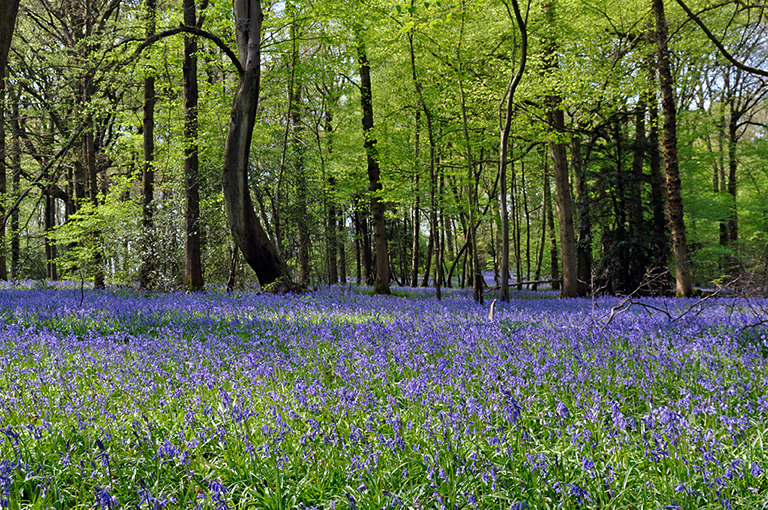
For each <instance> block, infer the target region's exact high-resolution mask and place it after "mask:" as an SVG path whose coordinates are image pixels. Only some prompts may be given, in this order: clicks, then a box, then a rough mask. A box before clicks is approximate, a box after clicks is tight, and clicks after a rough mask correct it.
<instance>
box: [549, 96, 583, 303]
mask: <svg viewBox="0 0 768 510" xmlns="http://www.w3.org/2000/svg"><path fill="white" fill-rule="evenodd" d="M547 122H548V123H549V124H550V126H551V127H552V130H553V131H554V132H555V133H558V134H557V136H558V137H560V136H562V132H563V130H564V128H565V126H564V119H563V111H562V110H560V109H557V110H552V111H550V112H548V113H547ZM549 150H550V153H551V155H552V169H553V173H554V175H555V208H556V209H557V220H558V225H559V232H560V260H561V261H562V275H563V285H562V288H561V292H560V294H561V295H562V296H563V297H575V296H578V295H579V285H578V284H579V277H578V271H577V268H576V238H575V236H574V228H573V201H572V199H571V185H570V182H569V179H568V162H567V160H566V154H565V144H564V143H561V142H556V141H550V142H549Z"/></svg>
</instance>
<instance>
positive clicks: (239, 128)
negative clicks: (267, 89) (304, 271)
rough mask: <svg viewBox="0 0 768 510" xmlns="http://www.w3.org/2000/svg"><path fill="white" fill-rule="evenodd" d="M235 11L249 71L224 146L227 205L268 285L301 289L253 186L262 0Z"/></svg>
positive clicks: (242, 2) (241, 242) (237, 5)
mask: <svg viewBox="0 0 768 510" xmlns="http://www.w3.org/2000/svg"><path fill="white" fill-rule="evenodd" d="M233 11H234V18H235V33H236V40H237V50H238V55H239V60H240V65H241V67H242V68H243V72H242V73H241V74H240V76H239V79H238V85H237V91H236V92H235V97H234V99H233V101H232V111H231V113H230V118H229V126H228V130H227V141H226V143H225V145H224V165H223V171H222V187H223V191H224V206H225V209H226V212H227V218H228V220H229V225H230V228H231V230H232V237H233V239H234V241H235V244H237V246H238V248H239V249H240V252H241V253H242V254H243V258H244V259H245V260H246V262H247V263H248V265H249V266H251V268H252V269H253V270H254V272H255V273H256V277H257V278H258V280H259V283H260V284H261V286H262V288H267V289H268V290H272V291H276V292H286V291H296V290H299V288H298V287H297V286H296V285H295V284H294V283H293V282H292V281H291V277H290V274H289V272H288V266H287V265H286V264H285V261H284V260H283V259H282V258H281V257H280V255H279V254H278V252H277V250H276V249H275V246H274V244H272V241H270V239H269V238H268V237H267V234H266V232H264V228H263V227H262V226H261V223H260V222H259V219H258V217H257V216H256V212H255V211H254V208H253V201H252V199H251V194H250V190H249V187H248V157H249V153H250V148H251V138H252V135H253V127H254V125H255V123H256V111H257V109H258V102H259V89H260V86H261V67H260V65H261V27H262V21H263V13H262V9H261V2H260V0H235V2H234V3H233Z"/></svg>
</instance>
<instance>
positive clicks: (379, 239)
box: [357, 34, 390, 294]
mask: <svg viewBox="0 0 768 510" xmlns="http://www.w3.org/2000/svg"><path fill="white" fill-rule="evenodd" d="M357 57H358V63H359V64H360V101H361V105H362V108H363V136H364V139H365V141H364V147H365V153H366V156H367V159H368V183H369V184H368V190H369V191H370V192H371V216H372V218H373V239H374V244H375V246H376V279H375V281H374V283H373V292H374V293H375V294H389V293H390V291H389V256H388V249H387V225H386V220H385V218H384V201H383V200H382V199H381V196H379V195H380V192H381V190H382V185H381V170H380V168H379V155H378V151H377V149H376V139H375V138H374V136H373V103H372V98H371V68H370V65H369V64H368V55H367V54H366V52H365V44H364V42H363V40H362V35H360V34H358V41H357Z"/></svg>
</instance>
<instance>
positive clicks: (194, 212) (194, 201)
mask: <svg viewBox="0 0 768 510" xmlns="http://www.w3.org/2000/svg"><path fill="white" fill-rule="evenodd" d="M184 24H185V25H186V26H188V27H197V28H200V27H199V26H198V25H197V16H196V15H195V0H184ZM182 74H183V78H184V141H185V143H184V189H185V193H184V195H185V209H184V227H185V233H186V235H185V236H184V239H185V242H184V287H186V288H187V289H188V290H192V291H199V290H202V289H203V264H202V261H201V260H200V259H201V257H200V238H201V237H202V236H201V235H200V164H199V160H198V155H197V153H198V151H197V118H198V116H197V99H198V92H197V38H196V37H195V36H193V35H187V36H186V37H184V64H183V73H182Z"/></svg>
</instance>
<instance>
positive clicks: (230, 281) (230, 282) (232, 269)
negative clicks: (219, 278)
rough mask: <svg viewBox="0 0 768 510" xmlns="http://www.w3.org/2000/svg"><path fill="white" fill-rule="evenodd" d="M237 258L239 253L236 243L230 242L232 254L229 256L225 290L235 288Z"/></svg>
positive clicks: (230, 290)
mask: <svg viewBox="0 0 768 510" xmlns="http://www.w3.org/2000/svg"><path fill="white" fill-rule="evenodd" d="M238 258H240V253H238V249H237V245H236V244H232V255H231V256H230V257H229V274H228V275H227V292H232V291H233V290H235V284H236V280H237V259H238Z"/></svg>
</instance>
